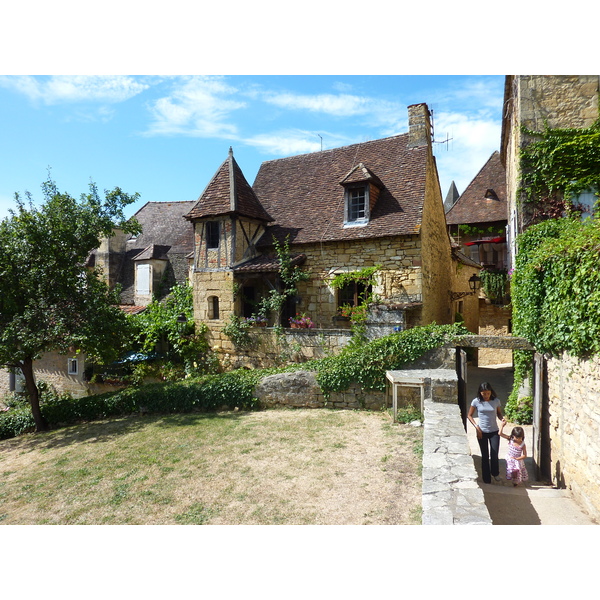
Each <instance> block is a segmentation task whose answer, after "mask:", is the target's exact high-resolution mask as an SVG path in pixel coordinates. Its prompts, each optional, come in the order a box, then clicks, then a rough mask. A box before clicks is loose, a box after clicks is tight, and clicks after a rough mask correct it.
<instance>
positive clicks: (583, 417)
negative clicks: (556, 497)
mask: <svg viewBox="0 0 600 600" xmlns="http://www.w3.org/2000/svg"><path fill="white" fill-rule="evenodd" d="M547 374H548V396H549V406H548V412H549V420H550V432H549V434H550V440H551V444H552V452H551V461H552V478H553V482H554V483H555V484H556V485H557V486H559V487H567V488H569V489H570V490H571V491H572V493H573V496H574V497H575V499H576V500H577V502H578V503H579V505H580V506H582V507H583V508H584V509H585V510H586V511H587V512H588V513H589V514H590V515H591V516H592V517H594V518H596V519H597V518H598V517H600V357H599V356H594V357H592V358H588V359H580V358H576V357H573V356H570V355H568V354H566V353H564V354H563V355H562V356H561V357H557V358H551V359H549V360H548V361H547Z"/></svg>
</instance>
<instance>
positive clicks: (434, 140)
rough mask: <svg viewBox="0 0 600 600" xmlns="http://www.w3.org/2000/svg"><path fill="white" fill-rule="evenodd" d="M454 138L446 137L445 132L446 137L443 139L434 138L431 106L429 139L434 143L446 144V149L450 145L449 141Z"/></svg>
mask: <svg viewBox="0 0 600 600" xmlns="http://www.w3.org/2000/svg"><path fill="white" fill-rule="evenodd" d="M453 139H454V138H451V137H448V134H446V139H445V140H436V139H435V123H434V120H433V108H432V109H431V141H432V142H433V143H434V144H446V151H447V150H448V147H449V146H450V142H451V141H452V140H453Z"/></svg>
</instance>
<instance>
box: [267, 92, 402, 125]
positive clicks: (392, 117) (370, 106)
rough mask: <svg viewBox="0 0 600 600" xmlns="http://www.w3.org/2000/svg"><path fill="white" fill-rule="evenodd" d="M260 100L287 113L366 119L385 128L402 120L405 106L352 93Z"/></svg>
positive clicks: (275, 96) (286, 95) (271, 95)
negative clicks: (297, 112)
mask: <svg viewBox="0 0 600 600" xmlns="http://www.w3.org/2000/svg"><path fill="white" fill-rule="evenodd" d="M262 99H263V100H264V101H265V102H267V103H268V104H272V105H275V106H277V107H279V108H283V109H287V110H305V111H309V112H313V113H322V114H325V115H331V116H333V117H359V116H360V117H368V119H369V123H370V125H375V126H381V125H386V126H387V127H388V128H389V127H390V126H391V125H390V124H391V123H395V122H397V121H398V120H399V119H401V118H405V114H406V107H405V106H404V105H402V104H401V103H399V102H390V101H387V100H382V99H380V98H372V97H370V96H357V95H354V94H345V93H341V94H315V95H306V94H294V93H289V92H286V93H268V92H267V93H264V94H263V96H262Z"/></svg>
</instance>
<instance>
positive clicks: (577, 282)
mask: <svg viewBox="0 0 600 600" xmlns="http://www.w3.org/2000/svg"><path fill="white" fill-rule="evenodd" d="M518 244H519V253H518V255H517V258H516V268H515V271H514V273H513V276H512V281H511V293H512V302H513V330H514V333H515V334H516V335H520V336H523V337H525V338H527V339H528V340H529V341H530V342H531V343H532V344H534V346H535V347H536V349H537V350H538V351H539V352H545V353H549V354H558V353H560V352H562V351H563V350H566V351H568V352H569V353H570V354H572V355H574V356H583V355H586V354H595V353H598V352H600V254H599V252H600V222H598V221H597V220H595V219H586V220H584V221H579V220H578V219H575V218H564V219H556V220H549V221H544V222H542V223H539V224H537V225H533V226H531V227H530V228H528V229H527V230H526V231H525V232H524V233H523V234H521V236H519V238H518Z"/></svg>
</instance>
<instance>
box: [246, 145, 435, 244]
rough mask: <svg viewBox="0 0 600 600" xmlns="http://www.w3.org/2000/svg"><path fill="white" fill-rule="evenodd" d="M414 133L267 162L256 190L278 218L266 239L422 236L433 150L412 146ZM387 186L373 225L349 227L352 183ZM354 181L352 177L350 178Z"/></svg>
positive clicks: (306, 240)
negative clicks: (347, 192)
mask: <svg viewBox="0 0 600 600" xmlns="http://www.w3.org/2000/svg"><path fill="white" fill-rule="evenodd" d="M407 143H408V134H403V135H398V136H394V137H390V138H385V139H381V140H374V141H369V142H363V143H360V144H354V145H351V146H345V147H342V148H336V149H333V150H324V151H321V152H314V153H312V154H303V155H300V156H292V157H288V158H282V159H278V160H273V161H267V162H264V163H263V164H262V165H261V167H260V169H259V171H258V174H257V176H256V180H255V182H254V185H253V189H254V191H255V192H256V195H257V196H258V198H259V199H260V201H261V203H262V205H263V206H264V208H265V209H266V211H267V212H268V213H269V214H270V215H271V216H272V217H273V218H274V219H275V224H274V225H272V226H271V227H269V229H268V231H267V232H266V233H265V235H264V236H263V238H262V239H261V241H260V245H268V244H270V243H271V242H272V235H273V234H274V235H276V237H277V238H278V239H279V240H280V241H282V240H283V239H285V236H286V235H287V234H289V235H290V243H295V244H301V243H310V242H321V241H330V240H352V239H362V238H373V237H384V236H390V235H408V234H416V233H418V232H419V229H420V225H421V215H422V208H423V201H424V197H425V171H426V163H427V147H426V146H421V147H416V148H410V149H409V148H407ZM356 177H358V178H360V180H361V181H363V180H365V179H372V180H373V183H377V182H378V181H379V182H381V185H383V188H382V190H381V193H380V195H379V198H378V199H377V203H376V204H375V206H374V207H373V209H372V212H371V218H370V221H369V223H368V224H366V225H363V226H356V227H346V228H344V187H343V185H341V182H342V181H344V180H345V179H346V181H345V182H346V183H347V182H348V181H349V180H352V181H355V180H356V179H355V178H356ZM347 178H349V179H347Z"/></svg>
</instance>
